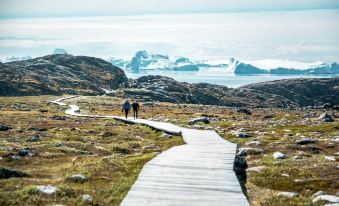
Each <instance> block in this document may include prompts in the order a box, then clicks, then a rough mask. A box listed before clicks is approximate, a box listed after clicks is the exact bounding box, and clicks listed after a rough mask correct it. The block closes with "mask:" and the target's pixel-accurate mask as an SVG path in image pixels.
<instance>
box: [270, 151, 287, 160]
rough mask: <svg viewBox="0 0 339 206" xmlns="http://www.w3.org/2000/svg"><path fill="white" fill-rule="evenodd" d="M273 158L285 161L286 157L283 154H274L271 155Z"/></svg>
mask: <svg viewBox="0 0 339 206" xmlns="http://www.w3.org/2000/svg"><path fill="white" fill-rule="evenodd" d="M272 156H273V158H274V159H286V157H287V156H286V155H285V154H284V153H281V152H275V153H273V155H272Z"/></svg>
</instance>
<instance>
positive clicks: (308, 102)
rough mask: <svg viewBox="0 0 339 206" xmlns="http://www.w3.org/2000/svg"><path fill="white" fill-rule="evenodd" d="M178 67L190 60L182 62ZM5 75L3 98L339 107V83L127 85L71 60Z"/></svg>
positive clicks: (88, 61)
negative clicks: (69, 96)
mask: <svg viewBox="0 0 339 206" xmlns="http://www.w3.org/2000/svg"><path fill="white" fill-rule="evenodd" d="M145 55H146V54H144V53H142V52H140V54H139V56H140V58H143V57H144V56H145ZM162 58H168V57H166V56H162ZM178 61H179V63H180V62H185V61H187V60H186V59H184V58H181V59H178ZM136 64H137V63H136ZM0 75H1V77H2V78H1V79H0V96H24V95H64V94H78V95H100V94H104V93H105V90H106V91H110V92H109V94H110V95H113V96H115V95H117V94H118V95H121V97H124V98H125V97H127V98H135V99H139V100H142V101H143V102H154V101H161V102H171V103H180V104H205V105H220V106H230V107H238V108H251V107H256V108H259V107H261V108H272V107H273V108H290V107H304V106H319V105H325V104H326V105H331V106H333V108H334V106H335V105H339V98H338V96H339V85H338V82H339V77H335V78H323V79H302V78H300V79H289V80H278V81H271V82H264V83H257V84H250V85H247V86H243V87H240V88H236V89H233V88H228V87H226V86H221V85H213V84H207V83H196V84H189V83H186V82H178V81H175V80H174V79H172V78H168V77H164V76H152V75H150V76H143V77H140V78H138V79H135V80H133V79H129V80H128V79H127V77H126V75H125V73H124V71H123V70H121V69H120V68H118V67H115V66H113V65H112V64H110V63H109V62H106V61H104V60H102V59H98V58H94V57H86V56H73V55H69V54H53V55H48V56H44V57H39V58H35V59H31V60H25V61H16V62H9V63H6V64H3V63H0ZM326 108H327V107H326ZM237 112H241V113H245V114H250V113H251V112H250V111H249V110H247V109H238V110H237Z"/></svg>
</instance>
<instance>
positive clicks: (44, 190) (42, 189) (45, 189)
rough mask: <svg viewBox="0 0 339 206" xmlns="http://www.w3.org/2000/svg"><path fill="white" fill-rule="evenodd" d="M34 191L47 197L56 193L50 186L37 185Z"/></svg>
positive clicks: (54, 188) (55, 189)
mask: <svg viewBox="0 0 339 206" xmlns="http://www.w3.org/2000/svg"><path fill="white" fill-rule="evenodd" d="M36 189H37V191H38V192H40V193H44V194H48V195H51V194H54V193H55V192H56V191H57V188H56V187H54V186H52V185H39V186H36Z"/></svg>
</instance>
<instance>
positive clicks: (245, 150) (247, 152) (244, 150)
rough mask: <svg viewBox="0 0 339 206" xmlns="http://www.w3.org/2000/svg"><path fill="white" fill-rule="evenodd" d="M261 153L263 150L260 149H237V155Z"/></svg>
mask: <svg viewBox="0 0 339 206" xmlns="http://www.w3.org/2000/svg"><path fill="white" fill-rule="evenodd" d="M262 153H264V150H262V149H258V148H250V147H244V148H240V149H239V152H238V154H237V155H239V156H246V155H255V154H262Z"/></svg>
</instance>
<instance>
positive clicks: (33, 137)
mask: <svg viewBox="0 0 339 206" xmlns="http://www.w3.org/2000/svg"><path fill="white" fill-rule="evenodd" d="M39 141H40V134H39V133H35V134H34V135H33V136H32V137H31V138H29V139H28V142H39Z"/></svg>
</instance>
